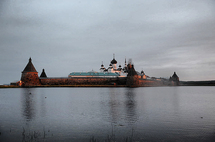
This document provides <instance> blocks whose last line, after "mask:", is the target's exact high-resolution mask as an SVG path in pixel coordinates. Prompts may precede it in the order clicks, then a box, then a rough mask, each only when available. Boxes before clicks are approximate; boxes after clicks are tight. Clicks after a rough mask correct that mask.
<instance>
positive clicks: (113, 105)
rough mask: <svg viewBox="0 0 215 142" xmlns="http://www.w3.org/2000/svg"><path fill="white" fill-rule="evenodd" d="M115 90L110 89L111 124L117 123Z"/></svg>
mask: <svg viewBox="0 0 215 142" xmlns="http://www.w3.org/2000/svg"><path fill="white" fill-rule="evenodd" d="M115 89H116V88H110V100H109V106H110V114H111V122H112V123H117V118H118V115H119V114H118V110H117V109H118V105H119V103H118V101H117V96H116V91H115Z"/></svg>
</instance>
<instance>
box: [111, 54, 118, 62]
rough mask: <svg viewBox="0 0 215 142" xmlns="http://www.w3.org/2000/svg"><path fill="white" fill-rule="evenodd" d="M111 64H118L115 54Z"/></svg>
mask: <svg viewBox="0 0 215 142" xmlns="http://www.w3.org/2000/svg"><path fill="white" fill-rule="evenodd" d="M111 64H117V61H116V60H115V54H113V60H112V61H111Z"/></svg>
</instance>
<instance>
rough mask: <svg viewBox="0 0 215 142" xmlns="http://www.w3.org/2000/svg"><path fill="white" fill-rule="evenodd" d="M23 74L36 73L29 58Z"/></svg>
mask: <svg viewBox="0 0 215 142" xmlns="http://www.w3.org/2000/svg"><path fill="white" fill-rule="evenodd" d="M24 72H37V71H36V69H35V67H34V65H33V64H32V62H31V58H29V62H28V64H27V65H26V67H25V69H24V70H23V71H22V73H24Z"/></svg>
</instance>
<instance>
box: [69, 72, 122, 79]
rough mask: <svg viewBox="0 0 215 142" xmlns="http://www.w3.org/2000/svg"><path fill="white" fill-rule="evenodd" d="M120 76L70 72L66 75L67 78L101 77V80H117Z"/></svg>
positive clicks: (107, 73) (108, 73) (103, 73)
mask: <svg viewBox="0 0 215 142" xmlns="http://www.w3.org/2000/svg"><path fill="white" fill-rule="evenodd" d="M119 76H120V75H119V74H118V73H112V72H94V71H91V72H72V73H70V74H69V75H68V77H69V78H73V77H102V78H117V77H119Z"/></svg>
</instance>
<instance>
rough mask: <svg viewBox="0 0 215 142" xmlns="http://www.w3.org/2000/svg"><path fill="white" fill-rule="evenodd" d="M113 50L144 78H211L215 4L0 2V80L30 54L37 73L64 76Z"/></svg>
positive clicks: (167, 0)
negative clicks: (144, 76)
mask: <svg viewBox="0 0 215 142" xmlns="http://www.w3.org/2000/svg"><path fill="white" fill-rule="evenodd" d="M113 53H114V54H115V58H116V60H117V61H118V65H119V63H121V64H122V66H123V65H124V60H125V57H126V59H127V60H128V59H129V58H131V59H132V62H133V64H134V67H135V69H136V70H137V71H141V70H142V69H143V70H144V72H145V73H146V74H147V75H149V76H151V77H169V76H171V75H172V74H173V72H174V71H175V72H176V73H177V74H178V76H179V78H180V80H215V73H214V72H215V1H214V0H192V1H191V0H190V1H188V0H180V1H179V0H90V1H89V0H85V1H81V0H46V1H44V0H31V1H26V0H0V61H1V63H0V84H8V83H10V82H13V81H18V80H20V78H21V72H22V71H23V69H24V68H25V66H26V64H27V63H28V59H29V58H30V57H31V58H32V62H33V64H34V66H35V68H36V70H37V71H38V74H39V75H40V74H41V72H42V69H43V68H44V69H45V71H46V74H47V76H48V77H67V76H68V74H69V73H71V72H73V71H91V70H92V69H93V70H94V71H99V68H100V66H101V63H102V61H103V63H104V65H105V67H108V65H109V63H110V61H111V60H112V59H113Z"/></svg>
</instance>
